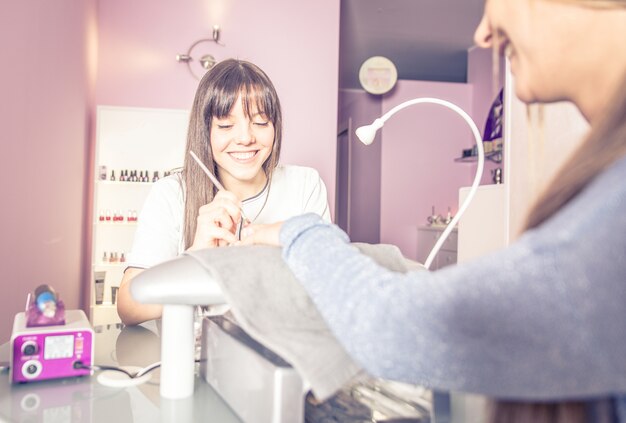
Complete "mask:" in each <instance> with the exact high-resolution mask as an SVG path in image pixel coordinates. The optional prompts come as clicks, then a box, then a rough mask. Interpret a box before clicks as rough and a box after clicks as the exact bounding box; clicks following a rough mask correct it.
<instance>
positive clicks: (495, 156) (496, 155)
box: [454, 151, 502, 163]
mask: <svg viewBox="0 0 626 423" xmlns="http://www.w3.org/2000/svg"><path fill="white" fill-rule="evenodd" d="M485 160H490V161H492V162H494V163H502V151H491V152H489V153H485ZM454 161H455V162H456V163H476V162H477V161H478V156H467V157H458V158H456V159H454Z"/></svg>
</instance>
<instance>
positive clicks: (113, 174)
mask: <svg viewBox="0 0 626 423" xmlns="http://www.w3.org/2000/svg"><path fill="white" fill-rule="evenodd" d="M111 180H112V181H114V180H115V171H114V170H112V171H111Z"/></svg>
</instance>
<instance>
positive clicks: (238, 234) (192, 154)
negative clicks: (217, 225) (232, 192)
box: [189, 150, 251, 240]
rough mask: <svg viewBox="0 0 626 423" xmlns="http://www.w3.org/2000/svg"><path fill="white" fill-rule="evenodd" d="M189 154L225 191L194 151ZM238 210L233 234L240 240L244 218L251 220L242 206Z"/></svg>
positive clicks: (218, 186) (224, 189)
mask: <svg viewBox="0 0 626 423" xmlns="http://www.w3.org/2000/svg"><path fill="white" fill-rule="evenodd" d="M189 154H190V155H191V157H193V159H194V160H195V161H196V163H198V166H200V168H201V169H202V170H203V171H204V173H206V176H208V177H209V179H210V180H211V182H213V184H215V186H216V187H217V189H218V190H220V191H226V188H224V186H223V185H222V184H221V183H220V181H219V180H218V179H217V178H216V177H215V175H213V173H211V171H210V170H209V169H208V168H207V167H206V166H205V165H204V163H202V161H201V160H200V159H199V158H198V156H196V153H194V152H193V151H191V150H190V151H189ZM239 211H240V212H241V219H239V224H238V225H237V233H236V234H235V236H236V237H237V239H238V240H241V229H242V227H243V221H244V219H245V220H247V221H248V222H251V220H250V219H248V217H247V216H246V214H245V213H244V212H243V208H241V207H239Z"/></svg>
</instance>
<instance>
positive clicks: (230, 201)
mask: <svg viewBox="0 0 626 423" xmlns="http://www.w3.org/2000/svg"><path fill="white" fill-rule="evenodd" d="M239 207H240V203H239V200H238V199H237V197H236V196H235V194H233V193H232V192H229V191H218V193H217V194H216V195H215V198H214V199H213V201H211V202H210V203H209V204H205V205H204V206H202V207H200V209H199V210H198V219H197V225H196V234H195V236H194V240H193V245H192V246H191V247H190V248H189V249H190V250H198V249H202V248H208V247H222V246H225V245H229V244H233V243H235V242H236V241H237V237H235V231H236V229H237V223H238V222H239V219H241V211H240V208H239Z"/></svg>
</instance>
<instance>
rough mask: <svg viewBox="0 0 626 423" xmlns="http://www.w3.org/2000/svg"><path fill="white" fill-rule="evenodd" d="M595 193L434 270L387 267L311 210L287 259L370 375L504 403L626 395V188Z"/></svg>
mask: <svg viewBox="0 0 626 423" xmlns="http://www.w3.org/2000/svg"><path fill="white" fill-rule="evenodd" d="M622 167H624V166H622ZM622 185H623V184H622ZM613 186H615V185H613ZM590 191H591V192H590V193H586V194H585V195H582V194H581V195H579V197H577V199H575V200H574V201H572V202H570V203H569V204H568V205H567V207H566V208H565V209H564V210H562V212H560V213H559V214H558V215H556V216H554V217H553V218H552V219H551V220H549V221H547V222H546V223H544V225H542V226H541V227H540V228H538V229H536V230H533V231H529V232H528V233H526V234H525V235H524V236H523V237H522V238H521V239H520V240H519V241H518V242H517V243H515V244H514V245H511V246H510V247H508V248H506V249H503V250H501V251H497V252H495V253H492V254H490V255H486V256H484V257H482V258H480V259H478V260H475V261H472V262H469V263H465V264H463V265H457V266H450V267H446V268H444V269H441V270H439V271H436V272H424V271H417V272H410V273H406V274H402V273H394V272H392V271H389V270H387V269H385V268H382V267H380V266H378V265H376V263H374V262H373V261H372V260H371V259H370V258H368V257H366V256H363V255H362V254H360V253H359V252H358V251H357V249H356V248H355V247H353V246H351V245H350V244H349V240H348V237H347V235H346V234H345V233H343V232H342V231H341V230H340V229H339V228H338V227H337V226H334V225H331V224H327V223H325V222H323V221H322V219H320V218H319V217H318V216H315V215H312V214H308V215H304V216H299V217H296V218H292V219H290V220H289V221H287V222H286V223H285V224H284V226H283V229H282V231H281V243H282V244H283V246H284V248H283V256H284V259H285V260H286V262H287V263H288V265H289V267H290V268H291V269H292V271H293V272H294V274H295V275H296V277H297V278H298V280H299V281H300V282H301V283H302V284H303V286H304V287H305V289H306V290H307V292H308V293H309V295H310V297H311V299H312V300H313V302H314V303H315V304H316V306H317V307H318V309H319V310H320V313H321V314H322V316H323V317H324V319H325V321H326V322H327V323H328V325H329V327H330V329H331V330H332V332H333V333H334V335H335V336H336V337H337V339H338V340H339V341H340V343H341V344H342V345H343V346H344V348H345V349H346V350H347V351H348V353H349V354H350V355H351V356H352V357H353V358H354V359H355V360H356V361H357V362H358V363H359V364H360V365H361V366H362V367H363V368H364V369H365V370H367V371H368V372H370V373H371V374H373V375H374V376H378V377H383V378H387V379H394V380H400V381H404V382H408V383H416V384H420V385H424V386H429V387H432V388H436V389H445V390H453V391H469V392H477V393H482V394H485V395H490V396H496V397H501V398H518V399H520V398H527V399H533V398H535V399H536V398H539V399H541V398H563V397H577V396H579V395H602V394H606V393H611V392H625V391H626V360H624V359H623V357H626V341H625V340H624V336H623V334H624V333H626V319H624V316H626V265H625V263H626V241H625V240H626V237H624V234H625V233H626V213H623V209H624V207H626V195H625V192H626V190H625V189H623V188H622V189H621V190H620V192H618V193H613V195H611V196H607V192H606V191H607V189H596V190H590ZM598 216H603V217H605V218H607V219H611V220H610V222H611V224H604V225H602V224H598Z"/></svg>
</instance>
